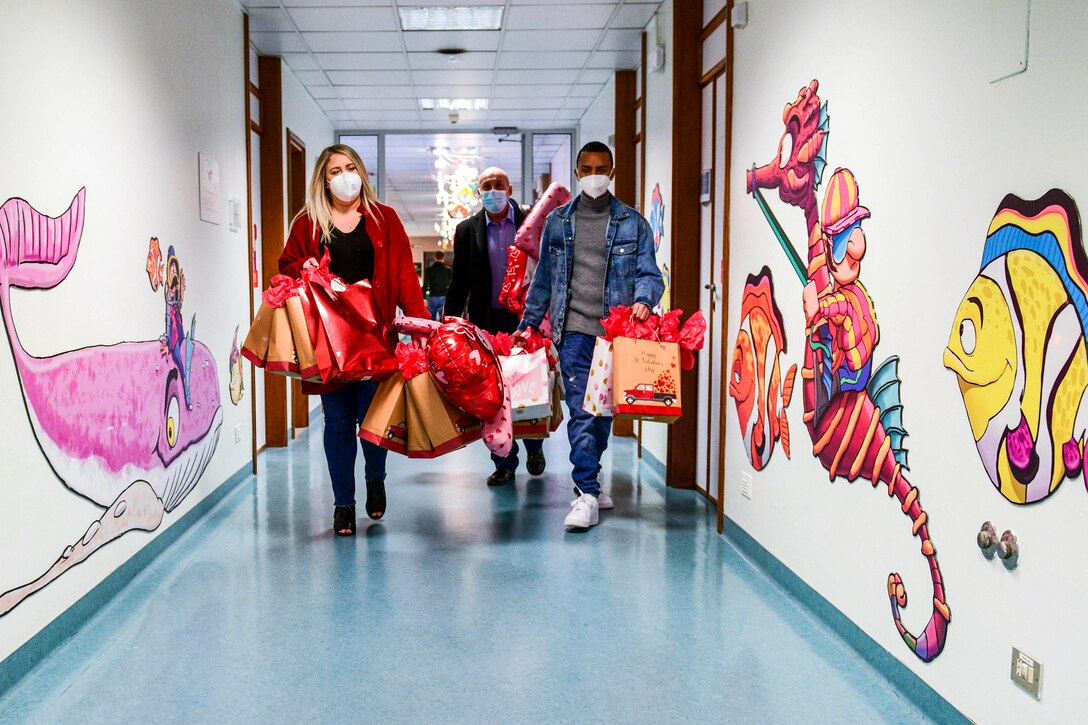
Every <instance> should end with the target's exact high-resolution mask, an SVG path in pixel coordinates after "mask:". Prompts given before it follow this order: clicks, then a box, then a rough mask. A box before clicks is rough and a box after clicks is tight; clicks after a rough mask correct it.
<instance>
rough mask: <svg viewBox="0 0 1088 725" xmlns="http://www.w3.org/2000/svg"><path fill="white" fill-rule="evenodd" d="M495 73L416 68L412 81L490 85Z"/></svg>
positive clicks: (420, 83)
mask: <svg viewBox="0 0 1088 725" xmlns="http://www.w3.org/2000/svg"><path fill="white" fill-rule="evenodd" d="M493 75H494V73H493V71H489V70H414V71H412V82H414V83H416V84H417V85H447V84H448V85H451V86H453V85H458V86H467V85H479V86H486V85H490V83H491V78H492V76H493ZM443 95H445V94H443Z"/></svg>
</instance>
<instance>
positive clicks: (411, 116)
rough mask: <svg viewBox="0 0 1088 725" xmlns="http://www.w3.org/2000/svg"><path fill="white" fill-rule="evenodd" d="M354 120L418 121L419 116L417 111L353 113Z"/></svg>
mask: <svg viewBox="0 0 1088 725" xmlns="http://www.w3.org/2000/svg"><path fill="white" fill-rule="evenodd" d="M351 116H352V118H354V119H355V120H356V121H417V120H419V114H418V113H416V112H415V111H381V110H377V111H352V112H351Z"/></svg>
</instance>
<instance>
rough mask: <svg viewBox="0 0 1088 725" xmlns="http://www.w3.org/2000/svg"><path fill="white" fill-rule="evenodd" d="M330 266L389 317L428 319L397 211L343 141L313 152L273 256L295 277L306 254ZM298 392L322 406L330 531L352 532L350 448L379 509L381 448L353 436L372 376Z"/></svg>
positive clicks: (375, 514)
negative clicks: (298, 200) (301, 194)
mask: <svg viewBox="0 0 1088 725" xmlns="http://www.w3.org/2000/svg"><path fill="white" fill-rule="evenodd" d="M326 250H327V251H328V253H329V257H330V264H329V269H330V271H331V272H332V273H333V274H335V275H337V276H339V277H341V278H342V279H343V280H344V281H345V282H348V283H351V282H357V281H359V280H362V279H367V280H370V283H371V286H372V288H373V293H374V307H375V309H376V310H377V312H378V314H379V315H380V316H381V319H382V320H383V321H385V322H391V321H392V320H393V318H394V317H395V316H396V311H397V308H398V307H399V308H400V309H401V310H403V311H404V314H406V315H410V316H412V317H429V315H428V313H427V306H426V304H425V303H424V302H423V292H422V290H421V288H420V286H419V279H418V278H417V277H416V271H415V265H414V264H413V261H412V248H411V244H410V243H409V241H408V235H407V234H406V233H405V231H404V225H403V224H402V223H401V221H400V218H399V217H398V216H397V213H396V212H395V211H393V210H392V209H391V208H390V207H388V206H385V205H384V204H381V203H379V202H378V200H377V198H376V196H375V194H374V189H373V187H371V185H370V179H369V177H368V175H367V172H366V167H365V166H363V162H362V160H361V159H360V158H359V155H358V154H357V153H355V150H354V149H352V148H351V147H350V146H344V145H341V144H337V145H335V146H330V147H329V148H327V149H325V150H324V151H322V152H321V155H320V156H319V157H318V159H317V163H316V164H315V165H314V173H313V176H312V177H311V179H310V186H309V188H308V189H307V191H306V208H305V209H303V210H302V211H300V212H299V213H298V216H296V217H295V218H294V220H293V221H292V222H291V235H290V237H289V238H288V239H287V244H286V245H285V247H284V249H283V254H281V255H280V262H279V266H280V272H281V273H282V274H286V275H289V276H291V277H295V278H298V277H300V276H301V274H302V268H303V266H304V265H306V264H308V263H309V260H311V259H320V258H321V257H322V255H323V254H324V253H325V251H326ZM302 385H303V392H304V393H307V394H311V395H312V394H318V395H320V396H321V404H322V408H323V410H324V411H325V441H324V442H325V458H326V459H327V460H328V463H329V476H330V478H331V479H332V490H333V497H334V504H335V508H334V509H333V530H334V531H335V532H336V534H337V535H339V536H352V535H354V534H355V446H356V445H360V444H361V445H362V447H363V458H364V460H365V462H366V467H365V475H366V512H367V514H368V515H369V516H370V518H372V519H380V518H381V517H382V515H383V514H384V513H385V456H386V450H385V449H384V448H380V447H378V446H376V445H374V444H373V443H369V442H367V441H362V440H360V439H359V437H358V430H359V424H360V423H362V422H363V418H364V417H365V416H366V411H367V409H368V408H369V407H370V401H371V400H372V399H373V398H374V392H375V391H376V390H377V388H378V385H377V383H374V382H369V381H368V382H360V383H351V384H348V385H316V384H313V383H303V384H302Z"/></svg>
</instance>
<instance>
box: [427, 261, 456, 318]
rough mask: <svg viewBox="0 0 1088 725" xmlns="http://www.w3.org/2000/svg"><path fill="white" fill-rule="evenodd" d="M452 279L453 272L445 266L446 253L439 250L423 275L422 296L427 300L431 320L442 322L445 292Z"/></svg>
mask: <svg viewBox="0 0 1088 725" xmlns="http://www.w3.org/2000/svg"><path fill="white" fill-rule="evenodd" d="M452 277H453V270H451V269H450V268H449V265H447V264H446V253H445V252H443V251H442V250H441V249H439V250H438V251H437V252H435V253H434V263H433V264H432V265H431V266H430V267H427V271H425V272H424V273H423V296H424V297H426V298H427V310H428V311H429V312H430V313H431V319H432V320H438V321H439V322H441V321H442V308H443V307H444V306H445V304H446V290H447V289H448V288H449V286H450V278H452Z"/></svg>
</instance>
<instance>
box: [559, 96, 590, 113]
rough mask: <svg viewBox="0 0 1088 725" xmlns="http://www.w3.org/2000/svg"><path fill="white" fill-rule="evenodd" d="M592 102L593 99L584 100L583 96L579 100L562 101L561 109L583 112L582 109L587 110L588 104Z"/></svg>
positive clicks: (568, 99)
mask: <svg viewBox="0 0 1088 725" xmlns="http://www.w3.org/2000/svg"><path fill="white" fill-rule="evenodd" d="M594 100H595V99H593V98H586V97H584V96H583V97H580V98H567V99H566V100H564V101H563V104H562V107H563V108H581V109H583V110H584V109H586V108H588V107H589V104H591V103H593V101H594Z"/></svg>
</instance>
